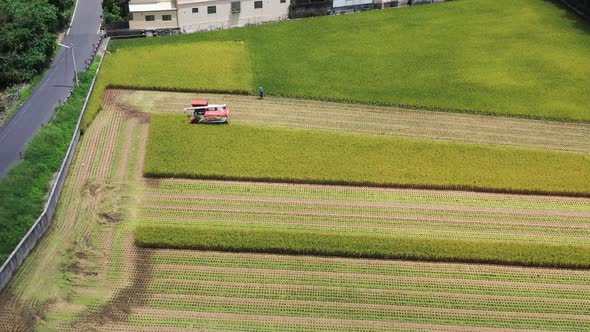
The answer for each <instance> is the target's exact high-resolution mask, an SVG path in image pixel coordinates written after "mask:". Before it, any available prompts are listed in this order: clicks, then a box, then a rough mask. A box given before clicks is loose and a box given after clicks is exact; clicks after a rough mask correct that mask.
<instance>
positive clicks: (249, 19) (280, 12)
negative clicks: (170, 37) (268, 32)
mask: <svg viewBox="0 0 590 332" xmlns="http://www.w3.org/2000/svg"><path fill="white" fill-rule="evenodd" d="M177 4H178V27H179V28H180V30H182V31H183V32H193V31H203V30H212V29H225V28H231V27H238V26H244V25H248V24H259V23H265V22H273V21H280V20H286V19H287V18H288V16H289V3H288V0H177Z"/></svg>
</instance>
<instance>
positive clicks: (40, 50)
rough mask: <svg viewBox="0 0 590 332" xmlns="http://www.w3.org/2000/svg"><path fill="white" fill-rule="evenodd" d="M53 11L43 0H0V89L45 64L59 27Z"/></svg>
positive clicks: (22, 78)
mask: <svg viewBox="0 0 590 332" xmlns="http://www.w3.org/2000/svg"><path fill="white" fill-rule="evenodd" d="M57 11H58V10H57V8H56V7H55V6H53V5H51V4H49V3H48V2H47V1H45V0H0V13H1V14H0V17H1V20H2V21H3V22H2V29H0V88H5V87H7V86H8V85H11V84H14V83H21V82H25V81H28V80H30V79H31V78H32V77H34V76H35V75H37V74H39V73H41V72H42V71H43V70H44V69H45V68H46V67H47V65H48V64H49V62H50V61H51V58H52V56H53V50H54V42H55V35H56V33H57V31H58V30H59V28H60V25H59V19H58V13H57ZM32 13H34V15H33V14H32Z"/></svg>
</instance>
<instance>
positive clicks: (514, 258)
mask: <svg viewBox="0 0 590 332" xmlns="http://www.w3.org/2000/svg"><path fill="white" fill-rule="evenodd" d="M135 242H136V244H137V245H139V246H142V247H153V248H179V249H203V250H222V251H232V252H262V253H280V254H302V255H321V256H341V257H358V258H383V259H412V260H427V261H445V262H468V263H491V264H506V265H523V266H542V267H564V268H588V267H590V248H589V247H579V246H572V245H545V244H520V243H506V242H492V241H468V240H443V239H421V238H414V237H396V236H379V235H365V234H334V233H324V232H301V231H284V230H261V229H258V230H247V229H238V228H220V227H216V228H211V227H206V226H178V225H140V226H138V228H137V230H136V234H135Z"/></svg>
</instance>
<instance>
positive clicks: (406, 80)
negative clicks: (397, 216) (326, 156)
mask: <svg viewBox="0 0 590 332" xmlns="http://www.w3.org/2000/svg"><path fill="white" fill-rule="evenodd" d="M204 40H209V41H244V42H245V43H246V44H247V45H248V51H249V54H250V58H251V63H252V66H253V74H254V79H253V81H252V83H251V84H250V85H249V88H250V91H252V92H253V91H254V88H255V87H258V86H259V85H262V86H264V87H265V88H266V91H267V92H268V93H269V94H271V95H281V96H294V97H303V98H314V99H321V100H337V101H352V102H359V103H372V104H388V105H407V106H411V107H419V108H428V109H436V110H460V111H467V112H478V113H487V114H504V115H513V116H524V117H535V118H537V117H538V118H553V119H561V120H582V121H589V120H590V112H589V111H588V105H590V89H589V87H590V56H589V54H590V25H589V24H588V23H586V22H584V21H583V20H582V19H580V18H578V17H577V16H575V15H573V14H571V13H569V12H568V11H567V10H566V9H565V8H562V7H560V5H559V4H558V3H556V2H553V1H540V0H521V1H518V2H514V1H513V0H460V1H449V2H447V3H442V4H435V5H429V6H412V7H407V8H401V9H392V10H381V11H370V12H365V13H359V14H355V15H341V16H336V17H322V18H315V19H305V20H297V21H289V22H284V23H278V24H269V25H263V26H254V27H247V28H242V29H231V30H226V31H214V32H208V33H198V34H191V35H182V36H175V37H165V38H152V39H136V40H122V41H115V42H113V44H112V46H113V47H112V48H113V49H115V50H116V49H120V50H129V51H131V52H134V50H136V49H137V50H141V49H142V48H138V47H140V46H141V47H143V46H148V47H150V50H152V51H153V52H159V50H160V49H161V48H163V47H167V46H163V45H170V44H173V45H179V47H186V46H187V45H190V43H193V42H194V41H204ZM130 65H133V66H137V65H139V64H138V63H137V62H135V63H130ZM149 65H150V66H152V67H159V66H162V65H166V62H163V61H161V60H160V58H157V57H154V58H151V59H149ZM107 66H108V64H107ZM178 75H179V76H182V75H184V73H183V72H179V73H178ZM158 83H159V82H157V81H154V82H153V83H152V84H153V85H158Z"/></svg>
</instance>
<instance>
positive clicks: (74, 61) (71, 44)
mask: <svg viewBox="0 0 590 332" xmlns="http://www.w3.org/2000/svg"><path fill="white" fill-rule="evenodd" d="M57 45H59V46H61V47H65V48H67V49H69V50H70V51H71V52H72V61H73V63H74V74H75V75H76V85H80V81H79V80H78V70H77V69H76V57H75V56H74V43H70V46H67V45H64V44H61V43H57Z"/></svg>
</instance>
